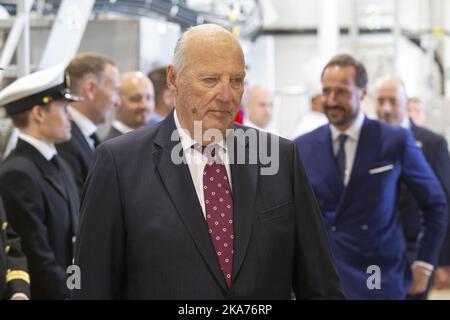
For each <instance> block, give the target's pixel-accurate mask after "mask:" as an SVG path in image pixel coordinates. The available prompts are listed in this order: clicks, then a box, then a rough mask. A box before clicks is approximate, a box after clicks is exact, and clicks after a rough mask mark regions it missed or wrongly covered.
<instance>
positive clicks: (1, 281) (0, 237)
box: [0, 199, 30, 300]
mask: <svg viewBox="0 0 450 320" xmlns="http://www.w3.org/2000/svg"><path fill="white" fill-rule="evenodd" d="M7 270H9V271H10V272H15V271H21V272H25V273H28V265H27V258H26V257H25V254H24V253H23V252H22V248H21V246H20V238H19V236H18V235H17V234H16V233H15V232H13V230H12V228H11V225H10V224H8V222H7V219H6V214H5V210H4V209H3V202H2V200H1V199H0V300H2V299H10V298H11V297H12V296H13V295H14V294H15V293H19V292H20V293H24V294H25V295H27V296H28V297H30V285H29V283H28V282H26V281H25V280H23V279H19V277H15V278H16V279H11V280H10V281H8V282H6V275H7Z"/></svg>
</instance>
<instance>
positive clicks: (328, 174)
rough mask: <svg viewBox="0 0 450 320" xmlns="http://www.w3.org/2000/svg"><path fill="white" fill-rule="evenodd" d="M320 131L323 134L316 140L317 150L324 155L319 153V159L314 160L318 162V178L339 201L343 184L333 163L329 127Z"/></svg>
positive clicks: (333, 157)
mask: <svg viewBox="0 0 450 320" xmlns="http://www.w3.org/2000/svg"><path fill="white" fill-rule="evenodd" d="M322 130H323V132H322V134H321V135H320V136H319V139H318V143H319V148H318V150H321V152H323V153H324V154H322V153H321V154H320V157H318V158H316V159H317V161H319V162H320V166H318V167H319V168H320V172H321V173H320V176H322V178H323V183H324V184H325V186H327V187H328V188H329V190H330V192H331V193H332V194H334V195H335V197H336V198H337V199H339V198H340V197H341V196H342V193H343V190H344V184H343V182H342V181H341V178H340V175H339V172H338V170H337V166H336V162H335V156H334V151H333V143H332V138H331V130H330V126H329V125H328V126H326V127H323V129H322Z"/></svg>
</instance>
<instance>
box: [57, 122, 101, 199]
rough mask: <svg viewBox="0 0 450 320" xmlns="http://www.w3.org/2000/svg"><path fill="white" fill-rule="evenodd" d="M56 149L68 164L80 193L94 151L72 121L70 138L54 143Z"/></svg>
mask: <svg viewBox="0 0 450 320" xmlns="http://www.w3.org/2000/svg"><path fill="white" fill-rule="evenodd" d="M56 149H57V150H58V154H59V155H60V156H61V157H63V158H64V160H65V161H66V162H67V163H68V164H69V166H70V169H71V172H72V174H73V177H74V179H75V183H76V186H77V189H78V194H79V195H81V191H82V190H83V186H84V182H85V181H86V178H87V175H88V172H89V167H90V165H91V162H92V157H93V154H94V152H93V151H92V149H91V147H90V146H89V144H88V142H87V141H86V138H85V137H84V136H83V133H82V132H81V130H80V128H79V127H78V126H77V124H76V123H75V122H74V121H72V138H71V139H70V140H69V141H67V142H64V143H61V144H58V145H56Z"/></svg>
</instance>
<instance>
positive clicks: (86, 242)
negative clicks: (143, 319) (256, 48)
mask: <svg viewBox="0 0 450 320" xmlns="http://www.w3.org/2000/svg"><path fill="white" fill-rule="evenodd" d="M167 71H168V72H167V73H168V77H167V80H168V81H167V82H168V85H169V88H170V90H171V91H172V93H173V95H174V97H175V110H174V111H173V112H171V113H170V114H169V115H168V116H167V117H166V118H165V119H164V120H163V121H162V122H160V123H159V124H158V125H156V126H153V127H149V126H145V127H144V128H143V129H139V130H135V131H133V132H131V133H129V134H126V135H123V136H120V137H117V138H115V139H112V140H110V141H107V142H105V143H103V144H102V145H101V146H100V147H99V148H98V149H97V151H96V155H95V161H94V165H93V167H92V168H91V174H90V175H89V179H88V182H87V185H86V189H85V192H84V198H83V201H82V205H81V216H82V218H81V231H80V235H79V240H78V248H77V254H76V258H75V259H76V261H75V263H76V264H77V265H79V267H80V268H81V270H82V277H81V289H80V290H76V291H74V296H75V298H80V299H291V292H294V293H295V296H296V298H297V299H313V298H322V299H326V298H328V299H333V298H342V297H343V293H342V290H341V286H340V282H339V279H338V277H337V273H336V270H335V268H334V264H333V261H332V257H331V254H330V250H329V246H328V242H327V238H326V236H325V233H324V229H323V225H322V221H321V219H320V212H319V209H318V206H317V204H316V202H315V199H314V196H313V194H312V191H311V189H310V187H309V183H308V181H307V178H306V174H305V171H304V169H303V167H302V165H301V162H300V160H299V158H298V154H297V151H296V147H295V145H294V144H293V142H292V141H289V140H286V139H281V138H278V137H277V136H273V135H270V134H267V133H263V135H264V137H266V138H267V139H266V140H265V141H266V142H269V141H270V142H274V145H272V143H270V146H271V147H272V148H273V149H271V150H272V152H273V156H274V161H278V162H279V167H278V170H275V171H274V172H271V173H266V172H265V171H264V170H263V169H264V167H265V166H264V167H263V165H261V163H263V160H262V159H261V157H262V155H260V153H261V152H262V150H260V149H263V147H264V146H265V145H264V146H263V147H259V144H258V141H254V140H253V141H251V142H250V141H249V140H252V139H245V137H249V136H254V137H258V136H259V137H260V138H259V139H260V141H262V137H261V134H262V133H261V132H259V131H257V130H255V129H251V128H247V127H242V126H239V125H234V118H235V115H236V113H237V110H238V107H239V104H240V102H241V97H242V93H243V91H244V78H245V62H244V54H243V52H242V48H241V46H240V44H239V42H238V40H237V39H236V38H235V37H234V36H233V35H232V34H231V33H230V32H228V31H227V30H225V29H223V28H222V27H219V26H217V25H211V24H206V25H201V26H196V27H193V28H191V29H190V30H188V31H187V32H186V33H184V34H183V35H182V36H181V38H180V39H179V40H178V42H177V45H176V47H175V52H174V56H173V60H172V64H171V65H169V67H168V70H167ZM238 129H239V130H238ZM237 131H238V132H237ZM247 131H249V134H247ZM239 132H240V133H241V134H242V135H238V133H239ZM264 143H265V142H261V144H264ZM258 148H260V149H258ZM203 149H204V150H203ZM234 150H236V152H233V151H234ZM250 155H257V156H258V159H254V160H257V161H253V162H249V161H248V160H249V158H250ZM252 158H253V157H252ZM242 160H247V161H242ZM264 163H266V164H267V162H266V161H264ZM311 245H312V246H313V247H314V249H313V250H311Z"/></svg>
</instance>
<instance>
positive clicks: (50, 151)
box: [19, 131, 57, 161]
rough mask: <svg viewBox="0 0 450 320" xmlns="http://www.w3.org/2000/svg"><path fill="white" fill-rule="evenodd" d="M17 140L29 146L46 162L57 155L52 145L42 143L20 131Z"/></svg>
mask: <svg viewBox="0 0 450 320" xmlns="http://www.w3.org/2000/svg"><path fill="white" fill-rule="evenodd" d="M19 138H20V139H22V140H23V141H25V142H28V143H29V144H31V145H32V146H33V147H34V148H35V149H37V151H39V153H40V154H42V156H43V157H44V158H45V159H46V160H47V161H50V160H51V159H52V158H53V157H54V156H55V155H57V152H56V148H55V145H54V144H50V143H46V142H43V141H41V140H38V139H36V138H35V137H32V136H30V135H28V134H26V133H23V132H21V131H20V132H19Z"/></svg>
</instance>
